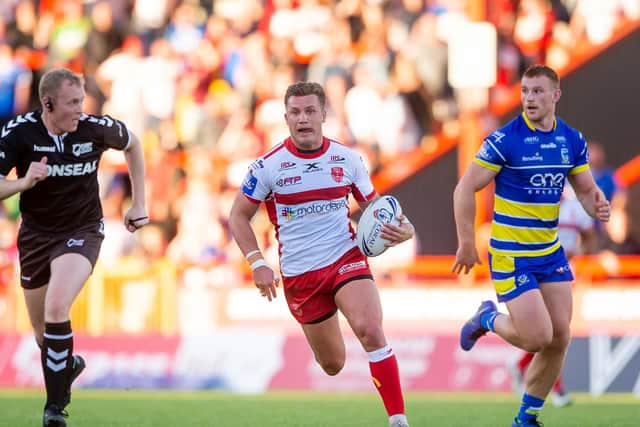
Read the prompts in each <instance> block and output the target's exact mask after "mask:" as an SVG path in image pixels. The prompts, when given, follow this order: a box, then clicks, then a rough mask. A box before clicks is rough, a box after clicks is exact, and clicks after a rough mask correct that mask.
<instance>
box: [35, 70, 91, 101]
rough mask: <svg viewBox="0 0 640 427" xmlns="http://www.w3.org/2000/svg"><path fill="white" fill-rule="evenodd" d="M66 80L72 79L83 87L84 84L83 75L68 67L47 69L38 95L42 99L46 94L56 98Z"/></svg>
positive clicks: (72, 81) (73, 82) (41, 80)
mask: <svg viewBox="0 0 640 427" xmlns="http://www.w3.org/2000/svg"><path fill="white" fill-rule="evenodd" d="M65 81H70V82H71V83H72V84H74V85H78V86H80V87H82V86H83V85H84V79H83V78H82V76H81V75H79V74H76V73H74V72H73V71H71V70H68V69H66V68H54V69H53V70H49V71H47V72H46V73H45V74H44V76H42V78H41V79H40V84H39V85H38V95H39V96H40V99H43V98H44V97H45V96H50V97H53V98H55V97H56V95H57V94H58V90H59V89H60V87H61V86H62V83H63V82H65Z"/></svg>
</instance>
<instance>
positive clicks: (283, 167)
mask: <svg viewBox="0 0 640 427" xmlns="http://www.w3.org/2000/svg"><path fill="white" fill-rule="evenodd" d="M295 165H296V164H295V163H294V162H282V163H280V170H286V169H291V168H293V167H295Z"/></svg>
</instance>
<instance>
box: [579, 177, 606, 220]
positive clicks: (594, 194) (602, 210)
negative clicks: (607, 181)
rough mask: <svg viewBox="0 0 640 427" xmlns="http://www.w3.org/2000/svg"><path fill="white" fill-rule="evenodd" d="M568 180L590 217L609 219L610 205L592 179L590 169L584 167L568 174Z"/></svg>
mask: <svg viewBox="0 0 640 427" xmlns="http://www.w3.org/2000/svg"><path fill="white" fill-rule="evenodd" d="M569 182H571V186H572V187H573V189H574V191H575V192H576V196H577V197H578V200H579V201H580V204H581V205H582V207H583V208H584V210H585V212H587V213H588V214H589V216H590V217H591V218H594V219H597V220H599V221H603V222H606V221H609V217H610V216H611V205H610V203H609V201H608V200H607V199H606V198H605V196H604V193H603V192H602V190H600V188H599V187H598V185H597V184H596V182H595V181H594V179H593V175H592V174H591V170H589V169H585V170H583V171H581V172H578V173H576V174H572V175H569Z"/></svg>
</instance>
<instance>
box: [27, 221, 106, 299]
mask: <svg viewBox="0 0 640 427" xmlns="http://www.w3.org/2000/svg"><path fill="white" fill-rule="evenodd" d="M103 230H104V226H103V224H102V222H100V223H95V224H92V225H90V226H86V227H83V228H81V229H78V230H75V231H68V232H64V233H56V234H50V233H43V232H41V231H37V230H34V229H31V228H29V227H27V226H25V225H24V224H22V225H21V226H20V231H19V232H18V251H19V253H20V284H21V285H22V287H23V288H25V289H36V288H39V287H42V286H44V285H46V284H47V283H49V279H50V278H51V269H50V267H49V266H50V264H51V261H53V260H54V259H55V258H57V257H59V256H60V255H64V254H68V253H74V254H80V255H82V256H84V257H85V258H87V259H88V260H89V262H91V266H92V267H95V265H96V261H97V260H98V254H99V253H100V246H101V245H102V240H104V234H103Z"/></svg>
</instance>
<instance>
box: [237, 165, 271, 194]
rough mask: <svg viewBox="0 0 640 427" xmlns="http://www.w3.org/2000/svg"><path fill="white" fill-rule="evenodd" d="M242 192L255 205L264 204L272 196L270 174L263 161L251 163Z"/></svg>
mask: <svg viewBox="0 0 640 427" xmlns="http://www.w3.org/2000/svg"><path fill="white" fill-rule="evenodd" d="M240 190H241V191H242V194H244V196H245V197H246V198H247V199H249V200H250V201H252V202H255V203H260V202H263V201H264V200H265V199H266V198H267V197H268V196H269V194H271V186H270V185H269V174H268V173H267V169H266V168H265V167H264V160H263V159H258V160H256V161H255V162H253V163H251V165H250V166H249V170H248V171H247V174H246V175H245V177H244V181H243V182H242V187H241V188H240Z"/></svg>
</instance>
